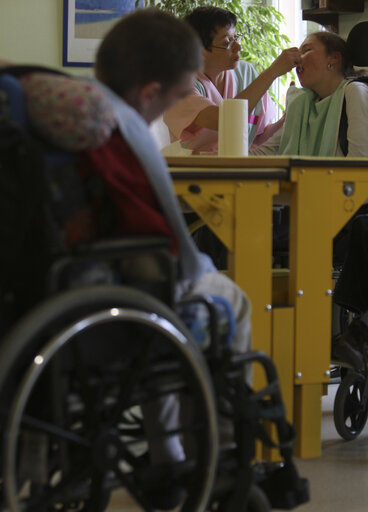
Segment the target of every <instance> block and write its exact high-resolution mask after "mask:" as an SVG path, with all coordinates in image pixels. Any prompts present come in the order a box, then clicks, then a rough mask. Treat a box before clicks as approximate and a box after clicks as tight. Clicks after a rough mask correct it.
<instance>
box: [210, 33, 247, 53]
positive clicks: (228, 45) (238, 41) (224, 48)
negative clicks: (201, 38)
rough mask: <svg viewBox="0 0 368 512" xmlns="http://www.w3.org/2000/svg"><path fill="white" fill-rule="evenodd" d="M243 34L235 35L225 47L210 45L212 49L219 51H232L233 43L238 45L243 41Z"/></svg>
mask: <svg viewBox="0 0 368 512" xmlns="http://www.w3.org/2000/svg"><path fill="white" fill-rule="evenodd" d="M243 37H244V36H243V34H237V35H236V36H235V37H234V39H231V40H230V41H229V42H228V43H227V45H226V46H216V45H214V44H211V47H212V48H219V50H232V49H233V46H234V44H235V43H238V44H240V42H241V40H242V39H243Z"/></svg>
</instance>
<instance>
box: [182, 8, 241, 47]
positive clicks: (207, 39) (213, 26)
mask: <svg viewBox="0 0 368 512" xmlns="http://www.w3.org/2000/svg"><path fill="white" fill-rule="evenodd" d="M184 19H185V20H186V21H187V22H188V23H189V24H190V25H191V26H192V27H193V28H194V29H195V30H196V32H197V34H198V35H199V37H200V38H201V41H202V44H203V46H204V47H205V48H206V50H211V45H212V41H213V38H214V37H215V35H216V33H217V31H218V29H219V28H222V27H231V26H234V27H235V25H236V22H237V17H236V16H235V14H234V13H232V12H231V11H227V10H226V9H221V8H220V7H210V6H207V7H197V8H196V9H194V10H193V11H192V12H191V13H189V14H187V16H185V18H184Z"/></svg>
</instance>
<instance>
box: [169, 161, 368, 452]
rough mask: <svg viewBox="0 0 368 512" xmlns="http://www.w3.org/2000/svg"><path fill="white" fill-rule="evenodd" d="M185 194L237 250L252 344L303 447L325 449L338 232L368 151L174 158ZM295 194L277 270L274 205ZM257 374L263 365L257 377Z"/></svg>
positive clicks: (232, 265)
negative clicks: (286, 263) (285, 267)
mask: <svg viewBox="0 0 368 512" xmlns="http://www.w3.org/2000/svg"><path fill="white" fill-rule="evenodd" d="M167 161H168V164H169V168H170V172H171V174H172V177H173V179H174V185H175V190H176V193H177V195H178V196H180V197H182V198H183V199H184V200H185V201H186V203H188V204H189V206H190V207H191V208H192V209H193V210H194V211H195V212H196V213H197V214H198V215H199V216H200V217H201V218H202V219H203V220H204V221H205V223H206V224H207V225H208V226H209V227H210V228H211V229H212V230H213V232H214V233H215V234H216V235H217V236H218V237H219V238H220V239H221V240H222V242H223V243H224V244H225V246H226V247H227V249H228V251H229V255H230V258H229V260H230V262H229V273H230V276H231V277H232V278H233V279H234V281H235V282H236V283H237V284H238V285H239V286H240V287H241V288H242V289H243V290H244V291H245V292H246V293H247V295H248V296H249V297H250V299H251V302H252V306H253V310H252V325H253V347H254V348H256V349H259V350H264V351H265V352H266V353H268V354H270V355H271V356H272V358H273V359H274V361H275V363H276V365H277V368H278V372H279V378H280V382H281V386H282V391H283V397H284V401H285V404H286V407H287V412H288V418H289V419H290V420H291V421H292V422H293V423H294V425H295V426H296V428H297V431H298V441H297V445H296V454H297V455H298V456H300V457H303V458H307V457H318V456H320V454H321V397H322V395H323V390H324V386H325V385H326V384H327V383H328V382H329V367H330V340H331V302H332V301H331V295H332V239H333V237H334V236H335V235H336V234H337V233H338V231H339V230H340V229H341V228H342V226H343V225H344V224H345V223H346V222H347V221H348V220H349V218H350V217H351V216H352V215H353V214H354V213H355V212H356V210H357V209H358V208H359V206H361V204H362V203H363V202H364V201H365V200H366V199H367V198H368V172H367V171H368V159H335V158H328V159H327V158H325V159H319V158H304V159H301V158H287V157H246V158H219V157H207V156H206V157H204V156H199V157H194V156H193V157H170V158H167ZM280 191H281V192H283V195H284V196H285V195H286V197H287V198H288V201H289V202H290V218H291V221H290V270H289V271H286V272H284V274H281V275H282V277H280V275H279V276H277V275H276V276H275V272H273V271H272V207H273V202H274V201H275V196H277V195H278V194H279V193H280ZM257 379H259V376H257V375H256V381H257Z"/></svg>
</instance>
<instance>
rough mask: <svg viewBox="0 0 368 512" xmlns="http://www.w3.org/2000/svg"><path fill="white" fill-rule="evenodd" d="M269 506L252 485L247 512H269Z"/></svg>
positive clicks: (262, 494) (266, 500)
mask: <svg viewBox="0 0 368 512" xmlns="http://www.w3.org/2000/svg"><path fill="white" fill-rule="evenodd" d="M270 510H271V504H270V502H269V500H268V498H267V496H266V494H265V493H264V492H263V491H262V489H261V488H260V487H258V485H255V484H253V485H252V486H251V488H250V491H249V499H248V506H247V512H270Z"/></svg>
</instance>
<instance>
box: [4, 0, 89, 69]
mask: <svg viewBox="0 0 368 512" xmlns="http://www.w3.org/2000/svg"><path fill="white" fill-rule="evenodd" d="M62 48H63V0H0V58H3V59H8V60H12V61H15V62H21V63H27V64H42V65H45V66H51V67H56V68H62ZM65 69H66V68H65ZM67 71H68V72H72V73H81V72H82V73H84V74H91V72H92V71H91V68H71V67H68V68H67Z"/></svg>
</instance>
